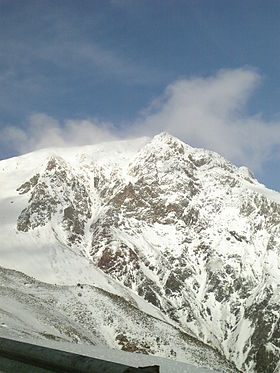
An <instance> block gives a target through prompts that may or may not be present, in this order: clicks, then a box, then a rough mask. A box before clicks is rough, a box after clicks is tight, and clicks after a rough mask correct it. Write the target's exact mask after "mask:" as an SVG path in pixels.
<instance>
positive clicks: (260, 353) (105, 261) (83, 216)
mask: <svg viewBox="0 0 280 373" xmlns="http://www.w3.org/2000/svg"><path fill="white" fill-rule="evenodd" d="M0 183H1V184H0V185H1V189H0V239H1V242H2V245H1V248H0V258H1V263H0V264H1V265H2V266H3V267H6V268H13V269H15V270H18V271H21V272H24V273H26V274H28V275H30V276H33V277H34V278H36V279H38V280H41V281H44V282H48V283H53V284H54V283H55V284H60V285H68V286H69V285H76V284H77V283H78V282H81V283H86V284H89V285H91V286H95V287H98V288H101V289H104V290H105V291H107V292H109V293H113V294H116V295H119V296H121V297H122V298H124V299H126V300H127V301H128V302H129V303H131V304H134V305H136V307H138V308H139V309H140V310H142V311H143V312H145V313H147V314H149V315H153V316H156V317H158V318H159V319H160V320H162V321H165V322H168V323H169V324H173V325H176V327H177V328H179V329H180V330H181V331H183V332H185V333H188V334H190V335H192V336H193V337H195V338H196V339H198V340H200V341H201V342H203V343H205V344H207V345H210V346H212V347H213V348H215V349H217V350H218V351H219V352H220V353H221V354H223V355H224V356H225V357H226V358H227V359H228V360H230V361H232V362H233V363H234V364H235V366H236V367H237V368H238V369H240V370H241V371H243V372H254V371H255V372H278V369H279V366H277V364H278V361H279V359H280V326H279V314H280V306H279V300H280V299H279V298H280V296H279V287H280V270H279V268H280V260H279V250H280V233H279V224H280V195H279V193H277V192H274V191H269V190H268V189H266V188H265V187H264V186H263V185H261V184H259V183H258V182H257V181H256V180H255V178H254V176H253V175H252V174H251V173H250V171H249V170H248V169H246V168H245V167H241V168H237V167H235V166H234V165H232V164H231V163H229V162H227V161H226V160H225V159H223V158H222V157H221V156H219V155H218V154H216V153H213V152H209V151H206V150H203V149H194V148H192V147H190V146H188V145H186V144H184V143H182V142H181V141H179V140H178V139H176V138H174V137H172V136H170V135H168V134H166V133H163V134H160V135H158V136H156V137H154V138H153V139H152V140H149V139H147V138H142V139H138V140H131V141H124V142H115V143H106V144H101V145H97V146H87V147H81V148H68V149H52V150H42V151H38V152H35V153H31V154H27V155H24V156H22V157H18V158H13V159H9V160H5V161H2V162H0ZM175 352H176V351H175ZM180 359H181V357H180ZM278 365H279V364H278Z"/></svg>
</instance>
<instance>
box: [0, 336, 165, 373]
mask: <svg viewBox="0 0 280 373" xmlns="http://www.w3.org/2000/svg"><path fill="white" fill-rule="evenodd" d="M0 368H1V369H0V371H3V372H8V373H10V372H12V373H17V372H20V373H25V372H26V373H27V372H28V373H30V372H31V371H32V373H45V372H59V373H62V372H69V373H83V372H84V373H88V372H90V373H159V366H157V365H155V366H150V367H138V368H134V367H129V366H127V365H122V364H117V363H113V362H110V361H105V360H100V359H94V358H92V357H88V356H83V355H78V354H74V353H71V352H65V351H60V350H56V349H52V348H47V347H41V346H37V345H33V344H30V343H25V342H19V341H15V340H12V339H7V338H1V337H0Z"/></svg>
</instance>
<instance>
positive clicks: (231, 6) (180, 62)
mask: <svg viewBox="0 0 280 373" xmlns="http://www.w3.org/2000/svg"><path fill="white" fill-rule="evenodd" d="M279 19H280V2H279V1H271V0H267V1H258V0H248V1H246V0H242V1H239V0H234V1H224V0H221V1H219V0H215V1H212V0H207V1H205V0H204V1H200V0H195V1H190V0H185V1H181V0H164V1H163V0H162V1H156V0H153V1H150V0H149V1H146V0H141V1H140V0H139V1H136V0H111V1H83V0H79V1H71V0H67V1H66V0H64V1H60V0H53V1H48V0H44V1H41V0H34V1H29V0H25V1H22V0H20V1H17V0H0V158H1V159H3V158H7V157H10V156H13V155H16V154H21V153H24V152H27V151H31V150H33V149H36V148H38V147H44V146H52V145H68V144H69V145H72V144H78V145H79V144H84V143H88V142H90V143H94V142H98V141H103V140H108V139H115V138H125V137H133V136H140V135H148V136H152V135H154V134H156V133H157V132H161V131H163V130H167V131H169V132H170V133H172V134H174V135H176V136H178V137H179V138H181V139H182V140H183V141H185V142H187V143H189V144H190V145H193V146H201V147H206V148H209V149H212V150H215V151H218V152H220V153H221V154H222V155H224V156H225V157H226V158H228V159H229V160H231V161H233V162H234V163H236V164H238V165H241V164H245V165H248V166H249V167H250V168H251V169H252V170H253V171H254V173H255V175H256V176H257V177H258V179H259V180H260V181H261V182H263V183H265V184H266V185H267V186H269V187H272V188H274V189H276V190H280V183H279V174H280V167H279V161H280V114H279V113H280V110H279V103H278V102H279V97H280V69H279V66H280V53H279V50H280V48H279V47H280V22H279Z"/></svg>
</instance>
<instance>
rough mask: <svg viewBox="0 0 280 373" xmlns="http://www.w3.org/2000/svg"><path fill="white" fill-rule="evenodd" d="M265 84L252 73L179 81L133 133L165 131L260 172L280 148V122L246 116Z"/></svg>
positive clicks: (226, 72) (227, 72) (226, 73)
mask: <svg viewBox="0 0 280 373" xmlns="http://www.w3.org/2000/svg"><path fill="white" fill-rule="evenodd" d="M260 80H261V78H260V75H259V74H258V73H257V72H256V71H255V70H253V69H249V68H247V69H236V70H221V71H219V72H218V73H217V74H216V75H215V76H211V77H207V78H192V79H182V80H178V81H176V82H174V83H173V84H171V85H169V86H168V87H167V88H166V90H165V93H164V94H163V96H162V97H160V98H158V99H156V100H155V101H154V102H152V104H151V105H150V107H149V108H148V109H146V110H145V111H144V112H143V113H142V114H141V116H140V118H138V120H137V121H136V122H135V123H134V125H133V128H132V132H133V133H135V134H155V133H158V132H160V131H163V130H165V131H168V132H169V133H171V134H173V135H175V136H177V137H179V138H180V139H182V140H183V141H185V142H186V143H188V144H190V145H193V146H199V147H204V148H207V149H211V150H214V151H216V152H218V153H221V154H222V155H224V156H225V157H226V158H227V159H229V160H231V161H233V162H236V163H239V164H246V165H248V166H249V167H251V168H253V169H254V170H260V168H261V165H262V163H263V162H264V161H265V160H267V158H269V157H271V156H272V153H273V150H275V148H276V147H277V146H279V145H280V123H277V122H275V123H267V122H264V121H263V120H262V119H261V115H256V116H248V115H246V111H245V109H246V104H247V101H248V99H249V97H250V95H251V94H252V92H253V91H254V89H255V88H256V86H257V84H258V83H259V82H260ZM273 155H274V156H275V153H273ZM278 155H279V154H278Z"/></svg>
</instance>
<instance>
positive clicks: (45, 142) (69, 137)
mask: <svg viewBox="0 0 280 373" xmlns="http://www.w3.org/2000/svg"><path fill="white" fill-rule="evenodd" d="M117 138H118V136H117V135H116V134H115V129H114V127H113V125H112V124H110V123H104V122H99V121H97V120H89V119H88V120H67V121H65V122H64V123H60V122H59V121H58V120H56V119H54V118H52V117H50V116H48V115H46V114H42V113H39V114H33V115H32V116H31V117H30V118H29V120H28V122H27V124H26V125H25V128H24V129H19V128H17V127H13V126H9V127H6V128H4V129H3V130H2V131H0V145H1V142H2V143H3V144H4V142H5V143H7V142H8V143H9V144H10V148H12V149H14V150H16V151H17V152H19V153H21V154H22V153H26V152H29V151H32V150H35V149H40V148H47V147H63V146H72V145H86V144H95V143H100V142H103V141H108V140H114V139H117Z"/></svg>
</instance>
